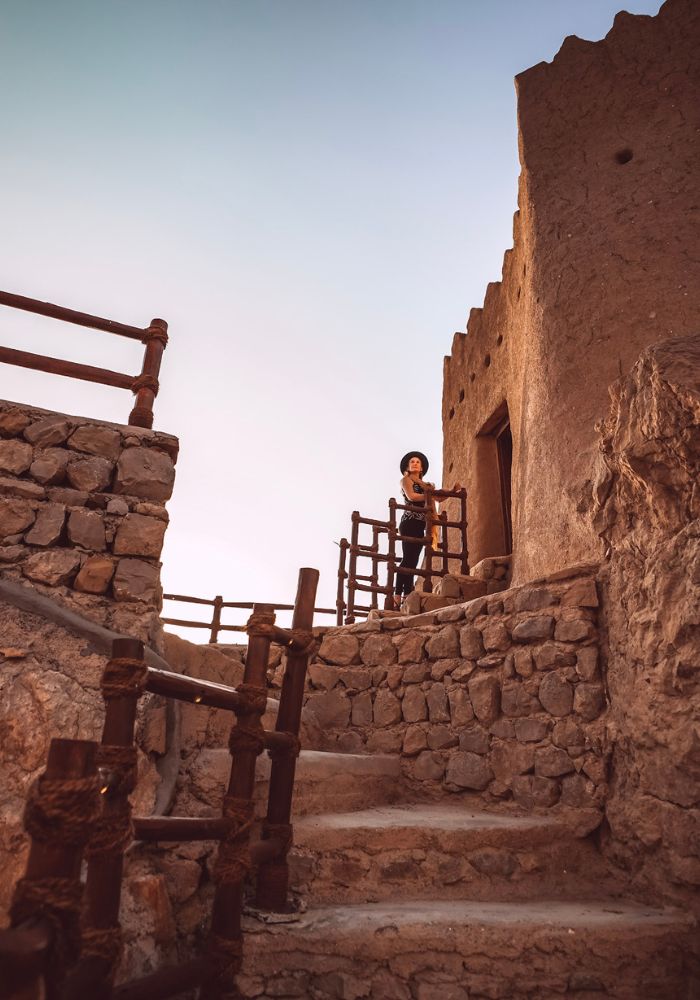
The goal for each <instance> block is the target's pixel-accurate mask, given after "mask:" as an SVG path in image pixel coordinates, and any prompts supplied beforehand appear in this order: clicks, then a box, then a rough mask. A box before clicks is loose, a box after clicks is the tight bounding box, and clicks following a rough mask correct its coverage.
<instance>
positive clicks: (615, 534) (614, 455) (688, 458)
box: [595, 335, 700, 909]
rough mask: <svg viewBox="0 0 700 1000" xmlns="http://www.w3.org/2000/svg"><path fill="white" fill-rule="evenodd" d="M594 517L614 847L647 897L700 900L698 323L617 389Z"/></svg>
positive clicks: (654, 352)
mask: <svg viewBox="0 0 700 1000" xmlns="http://www.w3.org/2000/svg"><path fill="white" fill-rule="evenodd" d="M611 396H612V402H611V406H610V412H609V415H608V417H607V419H606V421H605V422H604V424H603V425H602V452H601V466H600V474H599V476H598V479H597V482H596V485H595V497H596V504H597V506H596V518H595V524H596V527H597V529H598V531H599V532H600V533H601V535H602V537H603V539H604V542H605V545H606V547H607V549H608V551H609V553H610V562H609V566H608V569H607V583H606V594H607V600H606V602H605V608H604V612H605V615H604V617H605V624H606V626H607V635H608V642H609V651H608V654H607V659H608V670H607V680H608V688H609V696H610V710H609V720H610V727H611V735H612V737H613V756H612V777H611V785H610V795H609V798H608V803H607V807H606V816H607V820H608V834H609V836H608V840H607V849H608V852H609V854H610V856H611V857H612V858H613V859H614V860H615V861H616V862H617V863H618V864H620V865H622V866H623V867H624V868H625V869H626V870H627V872H628V873H629V874H630V876H631V877H632V880H633V883H634V885H635V886H637V887H638V888H639V889H641V890H642V891H644V892H645V893H646V894H647V895H648V896H650V897H651V898H658V897H659V896H663V897H665V898H669V899H675V900H677V901H679V902H681V903H683V904H684V905H688V906H694V907H695V908H696V909H697V908H698V905H699V896H698V886H700V335H696V336H694V337H686V338H680V339H678V340H672V341H668V342H666V343H664V344H661V345H659V346H657V347H654V348H653V349H649V350H647V351H645V352H644V353H643V354H642V356H641V358H640V360H639V362H638V364H637V365H636V366H635V368H634V369H633V371H632V373H631V374H630V375H629V376H628V377H627V378H625V379H623V380H620V381H619V382H618V383H617V384H616V385H615V386H613V388H612V390H611Z"/></svg>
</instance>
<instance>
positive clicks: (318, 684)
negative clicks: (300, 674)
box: [308, 660, 340, 691]
mask: <svg viewBox="0 0 700 1000" xmlns="http://www.w3.org/2000/svg"><path fill="white" fill-rule="evenodd" d="M308 678H309V681H310V683H311V686H312V687H314V688H322V689H323V690H324V691H330V690H331V689H332V688H334V687H335V686H336V684H337V683H338V681H339V679H340V676H339V671H338V669H337V667H330V666H328V664H327V663H319V662H318V661H317V660H316V661H315V662H313V663H310V664H309V668H308Z"/></svg>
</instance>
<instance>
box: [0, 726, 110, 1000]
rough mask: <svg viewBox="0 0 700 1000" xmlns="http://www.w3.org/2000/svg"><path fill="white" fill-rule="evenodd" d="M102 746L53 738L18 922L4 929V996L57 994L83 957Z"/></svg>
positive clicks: (0, 941) (37, 795) (14, 913)
mask: <svg viewBox="0 0 700 1000" xmlns="http://www.w3.org/2000/svg"><path fill="white" fill-rule="evenodd" d="M95 750H96V745H95V743H92V742H89V741H87V740H59V739H53V740H51V744H50V747H49V755H48V760H47V763H46V770H45V772H44V774H43V775H42V777H41V778H40V779H39V780H38V782H37V784H36V785H35V786H34V789H33V790H32V792H31V793H30V797H29V800H28V803H27V809H26V812H25V825H26V827H27V831H28V832H29V834H30V836H31V846H30V850H29V858H28V860H27V868H26V874H25V876H24V878H23V879H22V880H21V881H20V882H18V884H17V886H16V887H15V892H14V896H13V901H12V907H11V911H10V914H11V928H12V929H10V930H7V931H2V932H0V974H1V982H0V990H2V996H3V997H17V998H19V997H29V996H36V997H38V996H42V997H43V996H45V997H46V998H47V1000H57V998H58V997H59V996H60V995H62V985H63V981H64V978H65V976H66V973H67V971H68V968H69V967H70V965H71V964H72V963H73V962H75V961H76V959H77V957H78V949H79V941H80V932H79V924H80V905H81V890H82V886H81V883H80V866H81V862H82V855H83V847H84V845H85V843H86V841H87V839H88V837H89V835H90V826H91V824H92V822H94V819H95V816H96V815H97V809H98V797H99V796H98V791H97V778H96V774H95ZM76 805H79V806H80V807H81V811H82V812H83V817H84V824H83V829H81V828H80V825H78V824H76V822H75V820H73V819H71V818H70V817H69V815H68V814H69V812H70V813H71V814H74V813H75V810H76ZM23 938H24V939H25V940H24V941H23ZM20 945H22V948H21V950H20ZM18 952H19V954H18ZM17 959H19V961H17ZM28 959H32V960H33V961H31V963H30V962H29V961H28ZM42 983H43V986H42ZM44 990H45V992H44Z"/></svg>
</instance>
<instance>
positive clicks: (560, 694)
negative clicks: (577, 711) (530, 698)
mask: <svg viewBox="0 0 700 1000" xmlns="http://www.w3.org/2000/svg"><path fill="white" fill-rule="evenodd" d="M537 696H538V698H539V700H540V702H541V704H542V707H543V708H544V709H545V710H546V711H547V712H549V714H550V715H557V716H564V715H569V714H570V712H571V710H572V708H573V704H574V691H573V688H572V686H571V684H569V682H568V681H567V680H564V678H563V677H561V676H560V674H558V673H556V672H552V673H550V674H545V675H544V677H543V678H542V681H541V683H540V687H539V691H538V695H537Z"/></svg>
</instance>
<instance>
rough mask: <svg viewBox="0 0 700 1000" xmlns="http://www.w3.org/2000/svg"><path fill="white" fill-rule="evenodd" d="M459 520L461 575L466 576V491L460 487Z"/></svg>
mask: <svg viewBox="0 0 700 1000" xmlns="http://www.w3.org/2000/svg"><path fill="white" fill-rule="evenodd" d="M459 519H460V521H461V522H462V523H461V528H460V534H461V536H462V567H461V569H462V573H463V575H464V576H466V575H467V574H468V573H469V552H468V551H467V491H466V490H465V489H464V487H462V489H461V490H460V491H459Z"/></svg>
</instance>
